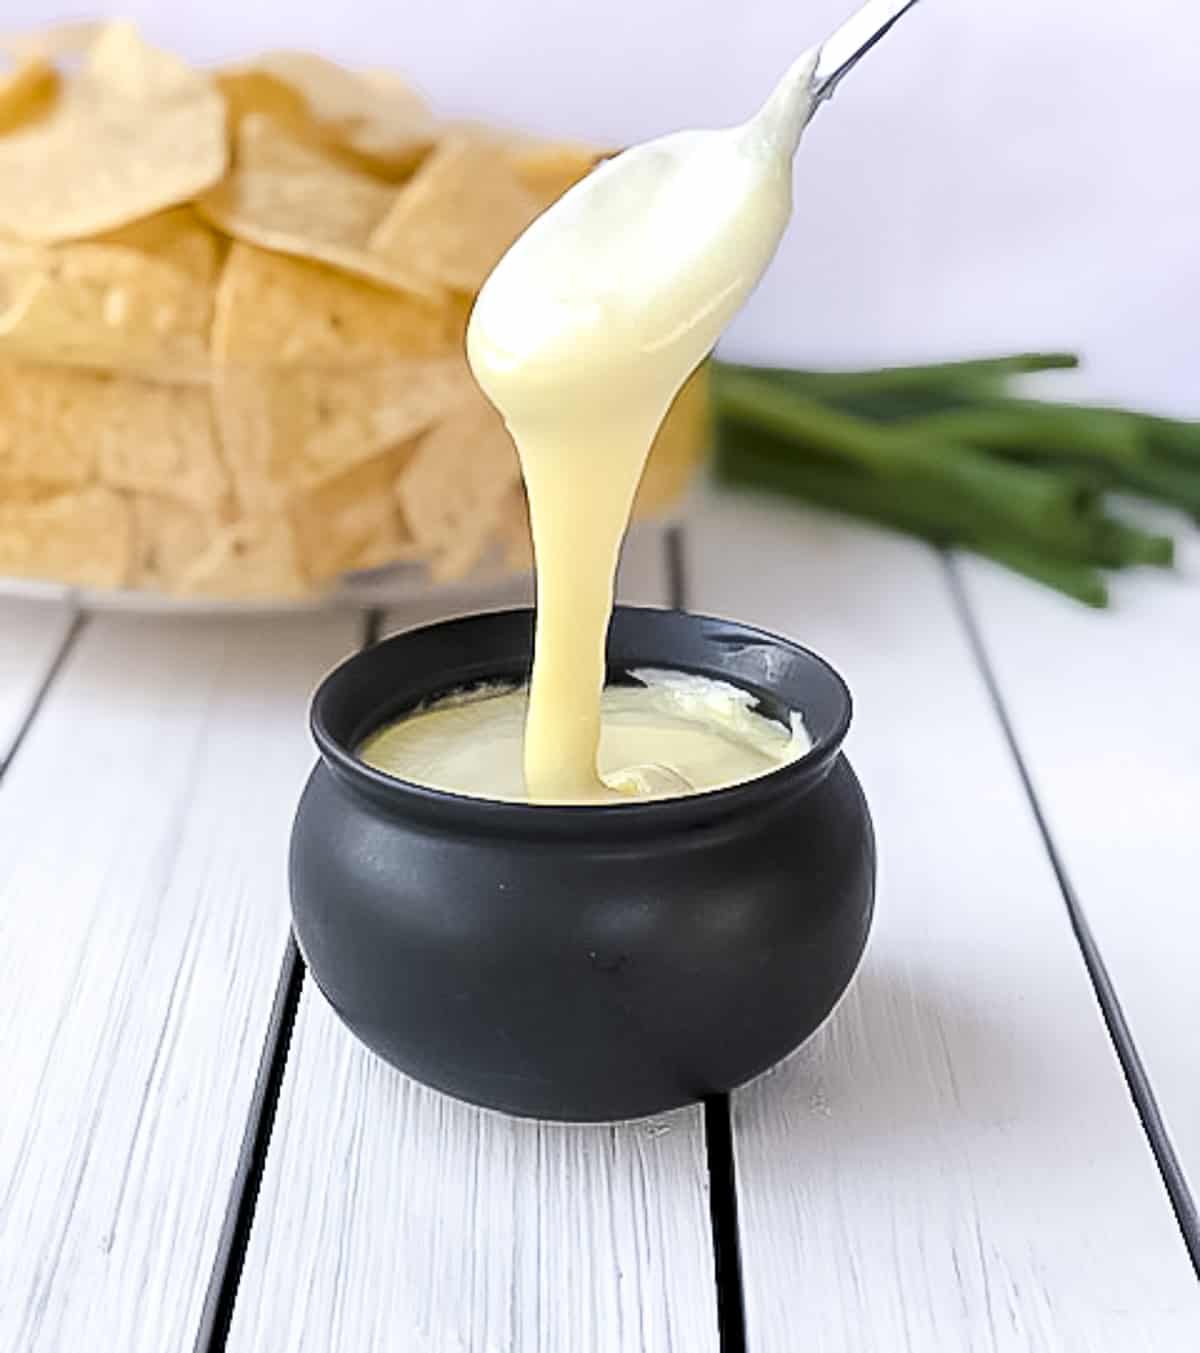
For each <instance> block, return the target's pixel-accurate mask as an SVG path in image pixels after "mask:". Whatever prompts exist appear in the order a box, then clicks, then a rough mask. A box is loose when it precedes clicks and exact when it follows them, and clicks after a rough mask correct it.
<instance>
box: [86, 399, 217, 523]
mask: <svg viewBox="0 0 1200 1353" xmlns="http://www.w3.org/2000/svg"><path fill="white" fill-rule="evenodd" d="M93 435H94V437H95V441H96V459H97V470H98V473H99V476H100V478H101V479H102V480H103V481H104V482H105V483H106V484H108V485H109V486H110V487H111V488H119V489H130V490H133V491H135V492H138V493H154V494H157V495H159V496H161V497H163V498H170V499H172V500H174V501H176V502H179V503H185V504H188V505H190V506H192V507H194V508H197V509H201V510H204V511H207V512H209V513H210V514H213V515H214V516H220V515H222V514H223V513H224V512H225V511H226V510H227V508H228V504H229V495H230V483H229V476H228V474H227V473H226V471H225V467H224V465H223V464H222V461H221V457H220V454H219V452H218V449H217V439H216V431H215V428H214V425H213V414H212V405H211V402H210V400H209V396H208V392H207V391H206V390H194V389H188V388H186V387H183V386H180V387H174V388H173V387H170V386H165V385H151V384H148V383H146V382H144V381H136V380H127V379H124V378H122V377H116V376H114V377H112V378H110V379H109V380H108V381H107V384H106V387H105V390H104V396H103V399H102V401H101V406H100V408H99V410H98V416H97V422H96V426H95V428H94V432H93Z"/></svg>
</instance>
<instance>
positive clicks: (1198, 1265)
mask: <svg viewBox="0 0 1200 1353" xmlns="http://www.w3.org/2000/svg"><path fill="white" fill-rule="evenodd" d="M942 563H943V566H944V568H945V571H946V577H947V581H948V583H949V587H950V594H951V596H952V597H953V599H954V606H955V609H956V610H957V611H958V615H959V618H960V620H961V621H962V625H963V629H964V631H965V633H966V636H967V642H968V643H969V645H970V648H971V652H972V654H973V655H974V657H975V662H976V664H977V665H978V667H979V672H980V675H981V676H982V678H983V682H984V685H985V687H986V688H987V693H988V698H989V699H990V700H991V702H992V706H993V708H994V710H995V713H996V718H997V720H998V721H999V723H1000V727H1001V730H1002V731H1003V734H1004V740H1005V742H1006V743H1007V745H1008V750H1009V752H1010V754H1011V755H1012V758H1013V762H1014V764H1015V765H1016V769H1017V774H1018V776H1019V777H1020V781H1021V787H1022V789H1023V791H1024V794H1025V797H1026V799H1027V800H1028V803H1029V808H1030V811H1031V812H1032V814H1033V819H1034V822H1035V823H1036V824H1037V829H1038V832H1039V833H1040V835H1041V838H1042V844H1043V845H1044V846H1045V849H1046V854H1047V856H1048V857H1049V860H1050V865H1051V868H1052V869H1053V870H1054V877H1055V879H1056V881H1057V883H1058V889H1059V892H1060V893H1061V894H1062V900H1063V904H1064V906H1065V907H1066V909H1067V917H1068V919H1069V920H1070V923H1071V930H1072V932H1073V933H1074V935H1075V939H1076V942H1077V943H1078V945H1079V952H1080V954H1081V956H1082V958H1083V962H1084V966H1085V967H1086V968H1087V974H1088V979H1089V980H1090V982H1091V984H1092V990H1093V992H1094V993H1095V996H1096V1003H1097V1004H1098V1005H1099V1007H1100V1013H1101V1015H1102V1016H1103V1017H1104V1024H1105V1027H1106V1028H1107V1030H1108V1036H1109V1038H1110V1040H1111V1041H1112V1045H1113V1049H1114V1051H1115V1052H1116V1055H1117V1060H1118V1062H1119V1063H1120V1065H1121V1072H1122V1074H1123V1075H1124V1077H1125V1084H1126V1086H1127V1087H1128V1089H1129V1095H1130V1098H1131V1099H1132V1100H1133V1105H1134V1108H1135V1109H1136V1110H1137V1115H1138V1119H1139V1121H1140V1122H1141V1125H1142V1131H1143V1132H1144V1133H1145V1135H1146V1140H1147V1141H1148V1142H1149V1144H1150V1150H1151V1151H1152V1152H1153V1154H1154V1160H1155V1164H1156V1165H1157V1166H1158V1172H1159V1174H1160V1175H1161V1177H1162V1182H1163V1187H1164V1188H1165V1189H1166V1192H1167V1197H1168V1198H1169V1199H1170V1203H1171V1209H1172V1211H1173V1212H1174V1214H1175V1220H1176V1222H1177V1223H1178V1225H1179V1230H1180V1233H1181V1234H1182V1236H1183V1242H1184V1244H1185V1245H1186V1246H1187V1251H1188V1255H1189V1256H1190V1258H1191V1261H1192V1267H1193V1268H1195V1270H1196V1274H1197V1277H1200V1211H1198V1210H1197V1206H1196V1200H1195V1198H1194V1197H1193V1195H1192V1192H1191V1189H1190V1188H1189V1187H1188V1183H1187V1179H1186V1177H1185V1176H1184V1173H1183V1169H1182V1167H1181V1165H1180V1163H1179V1157H1178V1155H1177V1154H1176V1151H1175V1147H1174V1144H1173V1143H1172V1141H1171V1136H1170V1133H1169V1132H1168V1131H1167V1127H1166V1124H1165V1123H1164V1121H1163V1116H1162V1113H1161V1111H1160V1109H1159V1106H1158V1101H1157V1099H1156V1098H1155V1094H1154V1090H1153V1088H1152V1087H1151V1085H1150V1078H1149V1077H1148V1076H1147V1074H1146V1068H1145V1065H1144V1064H1143V1062H1142V1058H1141V1055H1140V1054H1139V1052H1138V1049H1137V1044H1136V1043H1135V1041H1134V1038H1133V1035H1132V1033H1131V1032H1130V1029H1129V1024H1128V1022H1127V1020H1126V1018H1125V1012H1124V1011H1123V1010H1122V1008H1121V1001H1120V998H1119V997H1118V995H1117V992H1116V989H1115V987H1114V986H1113V982H1112V979H1111V977H1110V976H1109V972H1108V968H1107V967H1106V965H1105V962H1104V957H1103V955H1102V954H1101V952H1100V947H1099V945H1098V944H1097V943H1096V940H1095V937H1094V936H1093V934H1092V932H1091V928H1090V926H1089V925H1088V920H1087V912H1086V909H1085V908H1084V906H1083V904H1082V902H1081V901H1080V899H1079V896H1078V894H1077V893H1076V892H1075V889H1074V886H1073V885H1072V883H1071V878H1070V875H1069V874H1068V873H1067V869H1066V865H1065V863H1064V861H1063V857H1062V854H1061V852H1060V851H1059V849H1058V846H1057V844H1056V842H1055V840H1054V836H1053V834H1052V833H1051V831H1050V824H1049V822H1048V820H1047V818H1046V814H1045V812H1044V811H1043V808H1042V805H1041V802H1040V800H1039V799H1038V795H1037V791H1036V790H1035V789H1034V787H1033V778H1032V776H1031V775H1030V773H1029V767H1028V764H1027V762H1026V759H1025V756H1024V754H1023V752H1022V751H1021V747H1020V744H1019V743H1018V741H1017V736H1016V732H1015V730H1014V728H1013V724H1012V719H1011V718H1010V716H1009V712H1008V706H1007V705H1006V704H1005V701H1004V697H1003V695H1002V694H1001V691H1000V686H999V682H998V680H997V678H996V673H995V669H994V667H993V665H992V662H991V659H990V657H989V656H988V651H987V647H986V646H985V644H984V641H983V635H982V633H981V632H980V629H979V626H978V624H977V623H976V620H975V616H974V614H973V613H972V610H971V603H970V600H969V598H968V597H967V593H966V589H965V588H964V587H963V581H962V575H961V572H960V569H959V565H958V561H957V560H956V559H955V558H954V557H953V556H952V555H950V554H948V553H946V552H944V551H943V552H942Z"/></svg>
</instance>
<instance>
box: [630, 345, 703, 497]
mask: <svg viewBox="0 0 1200 1353" xmlns="http://www.w3.org/2000/svg"><path fill="white" fill-rule="evenodd" d="M711 419H712V415H711V412H710V395H709V379H708V365H707V363H702V364H701V365H700V366H699V367H697V369H696V370H695V371H694V372H693V373H692V374H691V376H689V377H688V379H687V380H686V381H685V382H684V384H683V386H682V388H681V389H680V391H679V393H678V394H677V395H676V396H675V399H674V402H673V403H672V405H671V407H670V408H669V409H668V410H667V416H666V418H664V419H663V423H662V426H661V427H660V428H659V430H658V435H657V436H656V437H655V439H654V441H653V443H652V444H651V447H650V454H649V456H648V457H647V459H646V468H645V469H644V470H643V471H642V479H641V483H640V484H639V485H638V491H637V496H636V497H635V498H634V500H633V515H634V517H636V518H639V519H640V518H643V517H657V516H661V515H663V514H664V513H665V512H668V511H669V510H670V509H671V508H672V507H674V506H675V505H676V504H677V503H678V502H679V500H680V498H682V497H683V495H684V493H685V492H686V491H687V488H688V486H689V485H690V484H691V482H692V481H693V480H694V479H695V477H696V474H697V472H698V471H699V469H700V467H701V466H702V465H703V463H704V459H705V456H706V455H707V452H708V448H709V445H710V440H711Z"/></svg>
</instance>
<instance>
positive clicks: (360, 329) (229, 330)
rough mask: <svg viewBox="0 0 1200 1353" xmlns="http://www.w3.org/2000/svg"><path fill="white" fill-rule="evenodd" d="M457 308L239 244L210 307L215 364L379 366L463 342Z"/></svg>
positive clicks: (444, 351) (444, 350)
mask: <svg viewBox="0 0 1200 1353" xmlns="http://www.w3.org/2000/svg"><path fill="white" fill-rule="evenodd" d="M462 322H463V314H462V310H461V308H460V307H454V306H452V305H449V304H439V303H436V302H433V301H429V300H426V299H425V298H423V297H418V296H412V295H408V294H406V293H404V292H392V291H383V290H381V289H380V288H379V287H373V286H370V285H368V284H367V283H366V282H364V281H362V280H360V279H359V278H356V277H348V276H346V275H345V274H344V273H340V272H338V271H336V270H335V269H333V268H329V267H325V266H323V265H321V264H319V263H311V262H308V261H306V260H301V259H294V258H288V257H286V256H284V255H280V254H272V253H268V252H266V251H265V250H262V249H256V248H253V247H252V246H250V245H246V244H241V243H237V244H234V246H233V248H232V249H231V250H230V252H229V258H228V260H227V261H226V264H225V268H224V270H223V272H222V274H221V281H220V283H219V284H218V287H217V295H216V300H215V302H214V307H213V334H212V347H213V360H214V361H215V362H216V363H217V364H218V365H219V366H230V365H236V364H239V363H242V364H245V363H250V364H254V365H276V366H296V365H300V364H307V365H314V366H315V365H320V366H324V367H339V366H340V367H345V366H355V365H361V364H363V363H367V364H370V365H375V366H378V365H380V364H382V363H384V362H386V361H387V360H389V359H390V358H392V357H397V356H399V357H419V356H434V355H443V354H447V353H449V352H451V351H452V350H454V348H455V347H456V346H457V345H458V344H459V342H460V334H461V326H462Z"/></svg>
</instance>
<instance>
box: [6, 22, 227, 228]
mask: <svg viewBox="0 0 1200 1353" xmlns="http://www.w3.org/2000/svg"><path fill="white" fill-rule="evenodd" d="M225 162H226V147H225V105H224V103H223V101H222V99H221V96H220V94H219V93H218V92H217V89H216V87H215V85H214V84H213V83H212V81H211V80H210V79H209V78H208V77H207V76H205V75H202V74H200V73H199V72H196V71H193V70H189V69H188V67H187V66H185V65H184V64H183V62H181V61H179V60H177V59H176V58H175V57H173V56H169V55H167V54H166V53H164V52H159V51H156V50H155V49H154V48H152V47H149V46H147V45H146V44H145V43H143V42H142V40H141V39H140V38H139V37H138V36H137V33H136V31H135V30H134V29H133V27H132V26H131V25H129V24H127V23H115V24H110V25H109V26H107V27H106V28H104V29H103V31H102V32H101V33H100V35H99V37H97V39H96V41H95V43H94V45H93V46H92V47H91V48H89V50H88V52H87V55H86V57H85V59H84V64H83V68H82V69H81V70H80V72H79V74H78V75H77V76H76V77H75V78H74V79H72V80H71V81H69V83H68V84H67V85H66V87H65V88H64V89H63V90H62V92H61V94H60V95H59V98H58V100H57V102H56V103H55V105H54V107H53V109H52V110H51V111H50V113H49V114H48V115H47V116H46V117H45V118H43V119H42V120H41V121H40V122H37V123H35V124H34V125H32V126H27V127H23V128H20V129H18V130H17V131H14V132H12V133H10V134H9V135H8V136H6V137H3V138H2V139H0V230H6V231H9V232H10V233H12V234H13V235H16V236H17V237H19V238H21V239H25V240H30V241H35V242H49V241H55V240H68V239H77V238H79V237H80V236H84V235H91V234H94V233H96V232H97V231H102V230H111V229H113V228H114V227H116V226H120V225H124V224H126V223H127V222H129V221H133V220H136V219H137V218H138V217H141V216H147V215H150V214H151V213H152V212H155V211H159V210H161V209H162V208H164V207H169V206H172V205H174V204H175V203H178V202H182V201H184V200H185V199H187V198H190V197H193V196H194V195H195V194H196V193H199V192H202V191H203V190H204V189H205V188H208V187H209V186H211V185H212V184H213V183H215V182H216V181H217V179H219V178H220V177H221V175H222V174H223V173H224V170H225Z"/></svg>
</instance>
